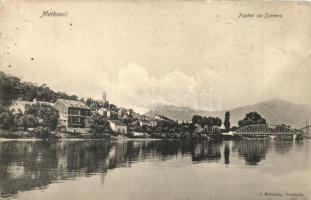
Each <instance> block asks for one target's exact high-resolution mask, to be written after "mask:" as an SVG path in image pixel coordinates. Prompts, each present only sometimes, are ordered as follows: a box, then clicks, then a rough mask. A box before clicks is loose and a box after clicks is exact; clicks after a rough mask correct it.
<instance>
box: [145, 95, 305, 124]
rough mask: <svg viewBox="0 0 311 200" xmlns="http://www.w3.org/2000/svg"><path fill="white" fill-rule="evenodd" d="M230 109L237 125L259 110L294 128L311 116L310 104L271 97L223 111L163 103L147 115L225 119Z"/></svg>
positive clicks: (263, 114) (264, 115)
mask: <svg viewBox="0 0 311 200" xmlns="http://www.w3.org/2000/svg"><path fill="white" fill-rule="evenodd" d="M226 111H229V112H230V114H231V116H230V121H231V126H236V125H237V122H238V121H239V120H240V119H243V118H244V116H245V114H247V113H249V112H254V111H256V112H258V113H259V114H260V115H261V116H262V117H264V118H266V119H267V122H268V123H271V124H287V125H291V126H292V127H294V128H300V127H303V126H304V125H305V120H306V119H310V118H311V107H310V106H309V105H303V104H296V103H293V102H289V101H285V100H281V99H271V100H265V101H262V102H259V103H255V104H250V105H245V106H239V107H236V108H233V109H229V110H221V111H204V110H198V111H195V110H194V109H192V108H186V110H185V108H184V107H182V106H174V105H161V106H157V107H155V108H154V109H151V110H149V111H148V112H147V113H146V115H148V116H153V115H155V114H161V115H164V116H167V117H169V118H171V119H174V120H178V121H191V119H192V116H193V115H202V116H213V117H219V118H221V119H222V120H223V119H224V115H225V112H226Z"/></svg>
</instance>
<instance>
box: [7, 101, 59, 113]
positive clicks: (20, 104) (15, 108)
mask: <svg viewBox="0 0 311 200" xmlns="http://www.w3.org/2000/svg"><path fill="white" fill-rule="evenodd" d="M34 104H40V105H49V106H53V105H54V104H53V103H50V102H45V101H37V100H36V99H33V101H20V100H15V101H13V102H12V104H11V105H10V106H9V110H10V111H12V112H13V113H18V112H21V113H25V111H26V110H27V109H28V108H30V106H32V105H34Z"/></svg>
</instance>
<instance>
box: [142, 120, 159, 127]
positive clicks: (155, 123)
mask: <svg viewBox="0 0 311 200" xmlns="http://www.w3.org/2000/svg"><path fill="white" fill-rule="evenodd" d="M156 125H157V122H156V121H155V120H149V121H146V120H139V126H140V127H143V126H149V127H155V126H156Z"/></svg>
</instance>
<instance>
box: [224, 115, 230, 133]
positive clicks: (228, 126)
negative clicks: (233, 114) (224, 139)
mask: <svg viewBox="0 0 311 200" xmlns="http://www.w3.org/2000/svg"><path fill="white" fill-rule="evenodd" d="M224 126H225V129H226V131H229V130H230V112H229V111H227V112H226V113H225V121H224Z"/></svg>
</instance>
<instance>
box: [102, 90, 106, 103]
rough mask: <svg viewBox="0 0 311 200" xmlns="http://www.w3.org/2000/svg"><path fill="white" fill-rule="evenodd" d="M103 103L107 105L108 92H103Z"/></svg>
mask: <svg viewBox="0 0 311 200" xmlns="http://www.w3.org/2000/svg"><path fill="white" fill-rule="evenodd" d="M102 101H103V102H104V103H105V102H106V101H107V93H106V90H104V92H103V96H102Z"/></svg>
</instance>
